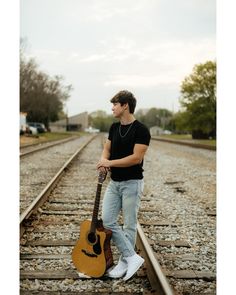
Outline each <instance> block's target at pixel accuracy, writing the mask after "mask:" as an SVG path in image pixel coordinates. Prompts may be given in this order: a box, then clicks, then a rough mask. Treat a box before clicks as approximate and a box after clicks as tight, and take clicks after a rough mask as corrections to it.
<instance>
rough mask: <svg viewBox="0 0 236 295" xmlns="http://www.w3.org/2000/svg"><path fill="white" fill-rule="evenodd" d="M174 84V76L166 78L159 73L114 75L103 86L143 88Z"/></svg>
mask: <svg viewBox="0 0 236 295" xmlns="http://www.w3.org/2000/svg"><path fill="white" fill-rule="evenodd" d="M176 83H177V81H176V78H175V77H174V75H172V76H170V75H169V76H166V75H165V74H162V73H160V74H158V75H114V76H113V77H111V79H110V80H108V81H105V82H104V86H105V87H110V86H121V87H136V88H145V87H155V86H160V85H165V84H166V85H168V84H176Z"/></svg>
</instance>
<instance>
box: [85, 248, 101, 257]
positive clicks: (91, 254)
mask: <svg viewBox="0 0 236 295" xmlns="http://www.w3.org/2000/svg"><path fill="white" fill-rule="evenodd" d="M82 252H83V253H84V254H85V255H87V256H89V257H98V256H97V255H96V254H94V253H91V252H88V251H86V250H84V249H82Z"/></svg>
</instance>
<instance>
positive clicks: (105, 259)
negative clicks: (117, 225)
mask: <svg viewBox="0 0 236 295" xmlns="http://www.w3.org/2000/svg"><path fill="white" fill-rule="evenodd" d="M105 178H106V173H103V172H100V173H99V175H98V183H97V192H96V198H95V202H94V209H93V215H92V221H91V220H84V221H83V222H82V223H81V225H80V237H79V240H78V241H77V242H76V245H75V247H74V248H73V250H72V261H73V263H74V265H75V267H76V268H77V270H78V271H79V272H81V273H83V274H85V275H88V276H90V277H94V278H99V277H102V276H103V275H104V273H105V271H106V270H107V269H108V268H110V267H111V266H112V265H113V257H112V252H111V247H110V240H111V235H112V232H111V230H108V229H105V228H104V227H103V223H102V220H101V219H100V220H98V210H99V203H100V196H101V190H102V183H103V182H104V180H105Z"/></svg>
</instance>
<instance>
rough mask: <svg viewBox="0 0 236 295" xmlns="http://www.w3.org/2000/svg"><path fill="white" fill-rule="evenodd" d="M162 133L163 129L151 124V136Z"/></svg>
mask: <svg viewBox="0 0 236 295" xmlns="http://www.w3.org/2000/svg"><path fill="white" fill-rule="evenodd" d="M163 133H164V130H163V129H162V128H161V127H159V126H153V127H151V128H150V134H151V136H155V135H161V134H163Z"/></svg>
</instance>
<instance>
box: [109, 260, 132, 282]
mask: <svg viewBox="0 0 236 295" xmlns="http://www.w3.org/2000/svg"><path fill="white" fill-rule="evenodd" d="M126 271H127V263H126V261H125V260H124V259H123V258H122V256H120V258H119V262H118V264H117V265H116V266H115V267H114V268H113V269H112V270H108V272H107V276H108V277H109V278H113V279H118V278H121V277H123V275H124V274H125V273H126Z"/></svg>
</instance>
